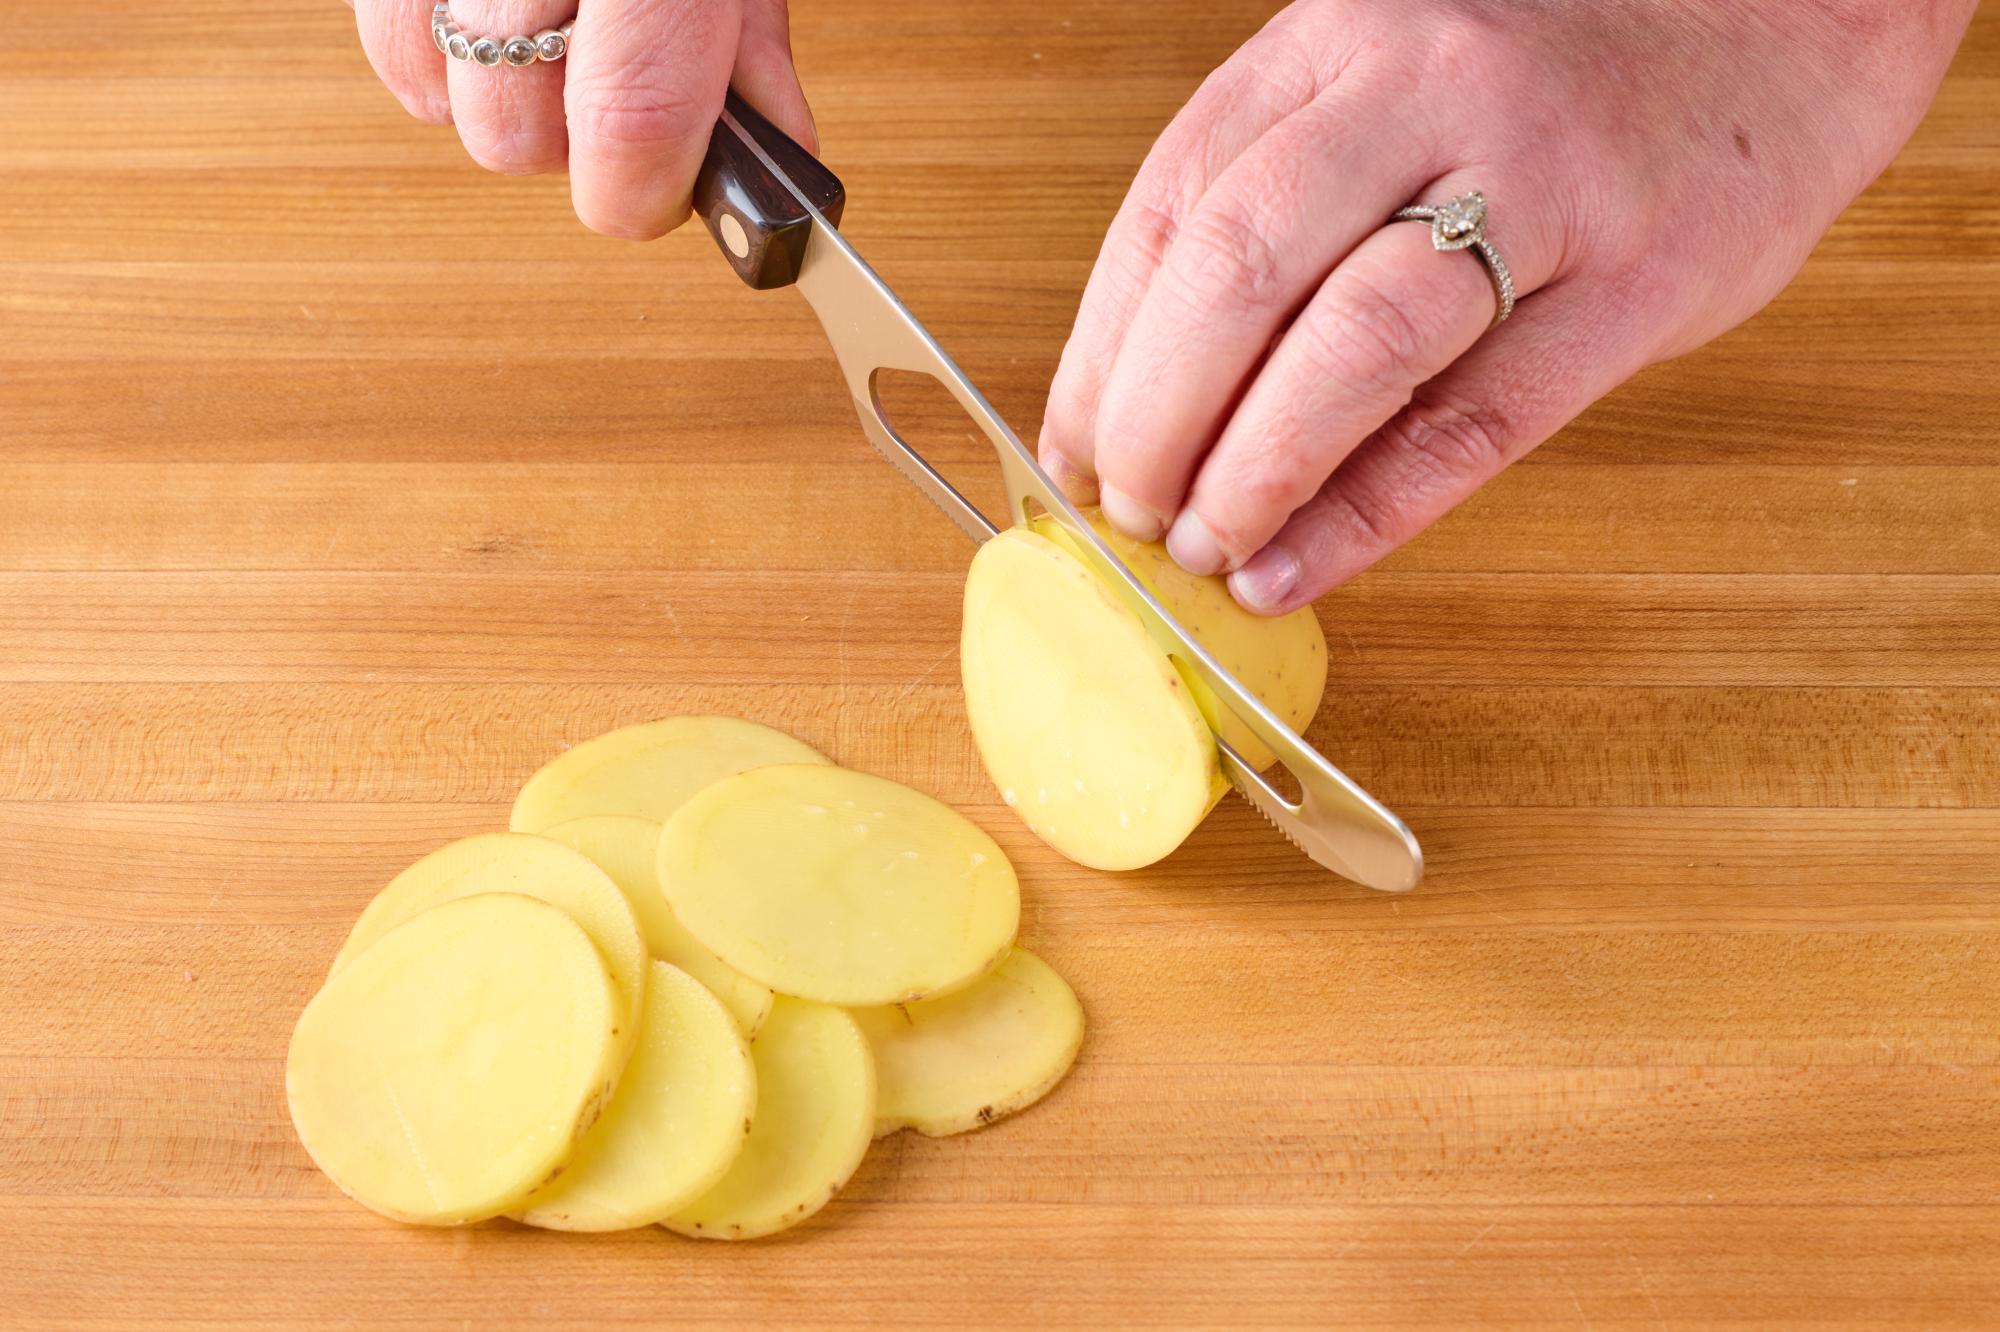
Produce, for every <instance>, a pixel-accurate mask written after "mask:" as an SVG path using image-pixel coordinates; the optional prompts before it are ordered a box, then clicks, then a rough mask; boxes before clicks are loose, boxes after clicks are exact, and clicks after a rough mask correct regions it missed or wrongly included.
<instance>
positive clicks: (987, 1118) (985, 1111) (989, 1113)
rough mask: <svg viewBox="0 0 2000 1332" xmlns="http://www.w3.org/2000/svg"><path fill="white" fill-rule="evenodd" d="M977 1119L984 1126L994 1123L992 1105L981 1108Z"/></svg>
mask: <svg viewBox="0 0 2000 1332" xmlns="http://www.w3.org/2000/svg"><path fill="white" fill-rule="evenodd" d="M977 1118H978V1120H979V1122H980V1123H982V1124H991V1123H992V1122H993V1107H992V1106H990V1105H982V1106H980V1107H979V1114H978V1116H977Z"/></svg>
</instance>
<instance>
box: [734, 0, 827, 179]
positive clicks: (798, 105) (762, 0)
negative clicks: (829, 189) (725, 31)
mask: <svg viewBox="0 0 2000 1332" xmlns="http://www.w3.org/2000/svg"><path fill="white" fill-rule="evenodd" d="M729 86H730V87H732V88H734V89H735V90H736V91H737V93H738V94H739V95H740V96H741V97H742V98H743V100H744V101H746V102H748V103H750V105H752V106H754V107H756V108H757V110H758V112H759V113H760V114H762V115H763V117H764V118H765V119H766V120H768V121H770V122H771V123H772V124H773V125H776V126H777V127H778V128H779V129H781V130H783V131H784V132H785V133H787V134H789V135H791V137H792V139H793V140H794V141H795V142H797V143H798V144H799V145H800V146H802V147H803V148H804V149H805V150H806V151H807V152H809V153H812V154H814V155H815V156H817V155H818V153H819V131H818V129H817V128H816V127H815V126H814V125H813V115H812V108H811V107H809V106H807V105H806V94H805V90H804V89H803V88H801V87H800V86H799V74H798V69H797V67H796V66H794V65H793V63H792V33H791V21H790V19H789V17H788V16H787V13H786V2H785V0H743V31H742V36H741V37H740V38H739V39H738V41H737V45H736V68H735V71H734V72H733V73H732V74H731V75H730V76H729Z"/></svg>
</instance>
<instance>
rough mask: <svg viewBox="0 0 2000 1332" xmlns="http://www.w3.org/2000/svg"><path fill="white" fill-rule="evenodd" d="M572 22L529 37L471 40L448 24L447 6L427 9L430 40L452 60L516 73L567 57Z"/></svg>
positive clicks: (439, 2)
mask: <svg viewBox="0 0 2000 1332" xmlns="http://www.w3.org/2000/svg"><path fill="white" fill-rule="evenodd" d="M575 26H576V21H575V20H574V19H572V20H570V21H569V22H568V23H565V24H563V25H562V26H561V27H557V28H544V29H542V30H541V31H540V32H538V33H536V34H535V35H534V36H532V37H528V36H522V35H516V36H513V37H475V36H472V35H470V34H469V33H466V32H464V31H463V30H461V29H460V28H459V26H458V24H456V23H454V22H453V21H452V17H451V6H450V5H449V4H447V3H445V0H438V3H437V5H435V6H434V7H433V8H432V9H431V40H432V41H433V42H436V43H437V49H438V50H440V51H442V52H444V53H445V54H446V55H448V56H450V57H451V58H452V59H453V60H459V61H471V62H472V63H473V64H475V65H485V66H486V67H487V68H489V69H490V68H492V67H493V66H494V65H512V66H513V67H514V68H516V69H519V68H521V67H522V66H524V65H532V64H534V63H535V62H536V61H537V60H561V59H562V58H563V57H564V56H565V55H567V54H568V53H569V33H570V29H571V28H574V27H575Z"/></svg>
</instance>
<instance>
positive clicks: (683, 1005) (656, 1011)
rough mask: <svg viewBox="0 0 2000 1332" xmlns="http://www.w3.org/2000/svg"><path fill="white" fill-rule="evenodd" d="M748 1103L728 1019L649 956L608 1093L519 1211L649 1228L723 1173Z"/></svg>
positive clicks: (548, 1221) (742, 1047)
mask: <svg viewBox="0 0 2000 1332" xmlns="http://www.w3.org/2000/svg"><path fill="white" fill-rule="evenodd" d="M756 1108H757V1075H756V1072H755V1070H754V1069H753V1068H752V1067H751V1063H750V1047H749V1045H747V1044H746V1043H745V1042H744V1040H743V1033H742V1032H741V1031H740V1030H738V1028H737V1026H736V1020H735V1019H734V1018H733V1017H731V1016H730V1014H729V1010H727V1009H726V1008H724V1007H723V1006H722V1004H721V1002H720V1001H719V1000H717V999H716V997H715V996H714V995H712V994H710V993H709V992H708V991H707V989H705V988H704V987H703V986H702V984H701V982H699V981H697V980H695V978H694V977H692V976H690V975H688V974H687V973H686V972H685V971H682V970H681V969H680V968H678V967H674V966H669V965H668V964H667V963H665V962H655V963H653V966H652V972H651V975H650V976H649V978H648V980H647V983H646V1007H645V1011H644V1014H643V1016H642V1018H641V1021H640V1026H639V1042H638V1045H637V1046H636V1047H635V1048H634V1049H633V1051H632V1059H631V1062H629V1063H627V1064H626V1065H625V1072H624V1073H623V1074H622V1075H621V1076H620V1077H619V1079H618V1092H617V1094H616V1095H615V1096H613V1097H612V1098H611V1104H610V1105H609V1106H607V1107H606V1108H605V1111H604V1115H603V1117H602V1118H601V1119H599V1120H598V1121H597V1124H596V1125H595V1127H593V1128H592V1129H591V1130H590V1132H588V1133H586V1134H585V1135H584V1136H583V1141H582V1142H580V1143H578V1144H577V1147H576V1152H575V1154H574V1155H572V1156H571V1157H570V1160H569V1165H568V1167H567V1168H565V1169H564V1170H563V1172H562V1174H560V1175H558V1176H557V1177H556V1179H555V1181H554V1182H553V1183H551V1184H549V1185H547V1186H545V1187H544V1188H542V1189H541V1190H540V1191H539V1192H537V1193H536V1194H535V1195H534V1196H533V1197H532V1198H530V1199H528V1201H527V1204H526V1205H525V1206H524V1207H523V1208H522V1209H521V1211H520V1212H519V1213H517V1216H518V1219H520V1220H522V1221H525V1222H527V1223H528V1224H529V1225H531V1226H542V1227H545V1228H547V1229H550V1230H623V1229H625V1228H627V1227H629V1226H650V1225H652V1224H654V1223H655V1222H657V1221H659V1220H660V1219H661V1218H662V1217H664V1216H666V1215H667V1214H668V1213H670V1212H672V1211H674V1210H675V1209H676V1208H680V1207H684V1206H686V1205H687V1204H688V1203H689V1202H691V1201H693V1200H694V1199H696V1198H699V1197H700V1196H701V1195H702V1194H704V1193H706V1192H708V1191H709V1190H710V1189H711V1188H713V1187H714V1186H715V1184H716V1182H717V1181H718V1180H720V1179H721V1178H722V1177H723V1175H724V1174H726V1173H727V1172H728V1170H729V1166H730V1163H731V1162H733V1161H735V1159H736V1156H737V1153H738V1152H740V1151H741V1150H742V1148H743V1143H744V1140H745V1138H746V1136H747V1135H748V1134H749V1132H750V1124H751V1116H752V1114H753V1113H754V1112H755V1110H756Z"/></svg>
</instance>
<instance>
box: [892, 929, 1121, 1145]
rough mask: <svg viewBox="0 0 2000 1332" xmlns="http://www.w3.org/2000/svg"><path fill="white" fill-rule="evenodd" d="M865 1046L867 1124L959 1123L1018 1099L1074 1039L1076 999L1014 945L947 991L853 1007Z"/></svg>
mask: <svg viewBox="0 0 2000 1332" xmlns="http://www.w3.org/2000/svg"><path fill="white" fill-rule="evenodd" d="M854 1020H855V1021H856V1022H858V1023H860V1024H861V1030H862V1032H863V1034H865V1035H866V1036H867V1037H868V1045H869V1048H870V1049H872V1050H873V1051H874V1052H875V1079H876V1092H875V1134H876V1136H877V1137H880V1136H882V1135H883V1134H885V1133H893V1132H895V1131H896V1130H897V1129H899V1128H913V1129H915V1130H916V1131H917V1132H919V1133H923V1134H927V1135H929V1136H931V1137H933V1138H941V1137H944V1136H945V1135H946V1134H951V1133H963V1132H964V1131H965V1130H967V1129H975V1128H979V1127H981V1126H983V1125H986V1124H991V1123H992V1122H993V1121H994V1120H996V1119H1000V1118H1002V1117H1003V1116H1006V1115H1011V1114H1013V1113H1014V1112H1015V1111H1016V1110H1023V1109H1026V1108H1027V1107H1028V1106H1031V1105H1033V1104H1034V1103H1035V1102H1036V1101H1039V1100H1040V1099H1042V1097H1044V1096H1046V1095H1048V1093H1049V1092H1050V1091H1052V1090H1053V1089H1054V1088H1055V1085H1056V1084H1057V1083H1058V1082H1060V1081H1062V1076H1063V1074H1065V1073H1067V1072H1069V1067H1070V1065H1071V1064H1072V1063H1074V1062H1075V1060H1076V1052H1077V1051H1078V1050H1079V1049H1081V1048H1082V1046H1083V1006H1082V1005H1081V1004H1079V1003H1077V1001H1076V994H1075V992H1074V991H1072V990H1071V989H1070V988H1069V985H1068V983H1067V982H1065V981H1064V980H1063V978H1062V977H1061V976H1058V975H1057V974H1056V972H1055V969H1054V968H1053V967H1051V966H1049V964H1048V963H1046V962H1044V961H1042V960H1041V959H1040V958H1038V957H1036V956H1035V955H1034V954H1033V953H1030V952H1029V951H1027V950H1026V949H1025V948H1016V949H1015V950H1014V951H1013V952H1011V953H1009V954H1008V955H1007V959H1006V960H1005V961H1004V962H1002V963H1001V964H1000V965H999V966H998V967H996V968H994V969H993V971H991V972H990V973H988V974H987V975H984V976H981V977H980V978H979V979H978V980H976V981H974V982H973V983H972V984H970V985H968V986H966V987H965V988H964V989H962V990H959V991H958V992H957V993H955V994H948V995H945V996H944V997H943V998H940V999H926V1000H924V1001H923V1002H921V1003H915V1004H891V1005H888V1006H886V1007H882V1008H857V1009H855V1010H854Z"/></svg>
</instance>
